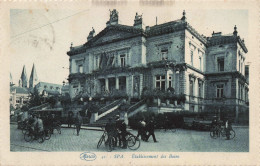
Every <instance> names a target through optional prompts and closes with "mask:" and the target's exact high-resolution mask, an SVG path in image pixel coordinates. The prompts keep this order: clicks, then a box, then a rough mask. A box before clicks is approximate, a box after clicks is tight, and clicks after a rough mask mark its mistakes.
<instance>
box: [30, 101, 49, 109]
mask: <svg viewBox="0 0 260 166" xmlns="http://www.w3.org/2000/svg"><path fill="white" fill-rule="evenodd" d="M45 106H49V103H44V104H41V105H38V106H34V107H32V108H30V109H29V111H33V110H36V109H39V108H44V107H45Z"/></svg>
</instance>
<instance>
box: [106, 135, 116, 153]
mask: <svg viewBox="0 0 260 166" xmlns="http://www.w3.org/2000/svg"><path fill="white" fill-rule="evenodd" d="M114 146H115V138H114V137H112V138H109V139H108V140H107V143H106V149H107V151H108V152H111V151H112V150H113V149H114Z"/></svg>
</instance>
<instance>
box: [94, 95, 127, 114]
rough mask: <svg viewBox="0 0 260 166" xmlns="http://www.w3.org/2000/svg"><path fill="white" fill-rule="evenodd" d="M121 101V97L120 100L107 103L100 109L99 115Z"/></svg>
mask: <svg viewBox="0 0 260 166" xmlns="http://www.w3.org/2000/svg"><path fill="white" fill-rule="evenodd" d="M121 102H122V100H121V99H119V100H116V101H114V102H112V103H111V104H109V105H107V106H105V107H103V108H101V109H99V111H98V115H101V114H102V113H104V112H106V111H107V110H109V109H111V108H113V107H115V106H116V105H118V104H120V103H121Z"/></svg>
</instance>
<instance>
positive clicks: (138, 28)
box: [67, 10, 249, 114]
mask: <svg viewBox="0 0 260 166" xmlns="http://www.w3.org/2000/svg"><path fill="white" fill-rule="evenodd" d="M118 17H119V15H118V12H117V11H116V10H113V11H111V12H110V19H109V21H108V22H107V23H106V28H104V29H103V30H102V31H101V32H100V33H98V34H97V35H95V30H94V29H92V30H91V31H90V33H89V36H88V37H87V42H86V43H84V44H83V45H80V46H76V47H73V46H71V47H70V51H68V52H67V54H68V56H69V57H70V60H69V61H70V75H69V83H70V95H71V97H72V98H73V97H75V96H76V95H77V94H78V93H79V92H80V91H85V92H87V93H88V94H89V95H90V96H95V95H96V94H102V93H104V92H105V91H107V92H112V91H113V90H115V89H117V90H121V91H122V92H125V93H127V95H128V96H129V97H131V98H140V97H141V93H142V90H143V89H144V87H146V88H147V89H155V88H159V89H161V90H164V91H166V90H167V89H168V88H174V89H175V93H176V94H184V95H185V96H186V101H185V103H184V104H183V106H182V107H183V110H187V111H191V112H201V111H205V110H206V111H207V110H209V109H210V107H211V106H216V107H221V106H223V105H225V106H228V107H229V109H230V110H232V111H234V112H236V114H238V113H239V111H241V110H245V109H248V106H247V105H246V102H247V101H248V91H249V88H248V81H247V80H246V77H245V60H246V54H247V52H248V50H247V47H246V45H245V43H244V41H243V40H242V39H241V38H240V37H239V36H238V32H237V27H236V26H235V27H234V32H233V33H232V34H228V35H222V33H221V32H218V33H215V32H213V34H212V36H211V37H205V36H203V35H201V34H199V33H198V32H197V31H196V30H195V29H194V28H193V27H192V26H191V25H190V24H189V23H188V22H187V18H186V13H185V11H184V12H183V15H182V18H181V19H179V20H175V21H170V22H167V23H163V24H159V25H154V26H151V27H149V26H147V27H146V28H145V29H144V27H143V19H142V16H141V15H138V14H136V16H135V19H134V24H133V26H128V25H121V24H119V23H118ZM246 72H247V70H246ZM173 107H174V106H173Z"/></svg>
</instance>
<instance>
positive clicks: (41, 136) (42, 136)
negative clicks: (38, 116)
mask: <svg viewBox="0 0 260 166" xmlns="http://www.w3.org/2000/svg"><path fill="white" fill-rule="evenodd" d="M38 134H39V135H38V142H39V143H43V142H44V140H45V135H44V132H40V133H38Z"/></svg>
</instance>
